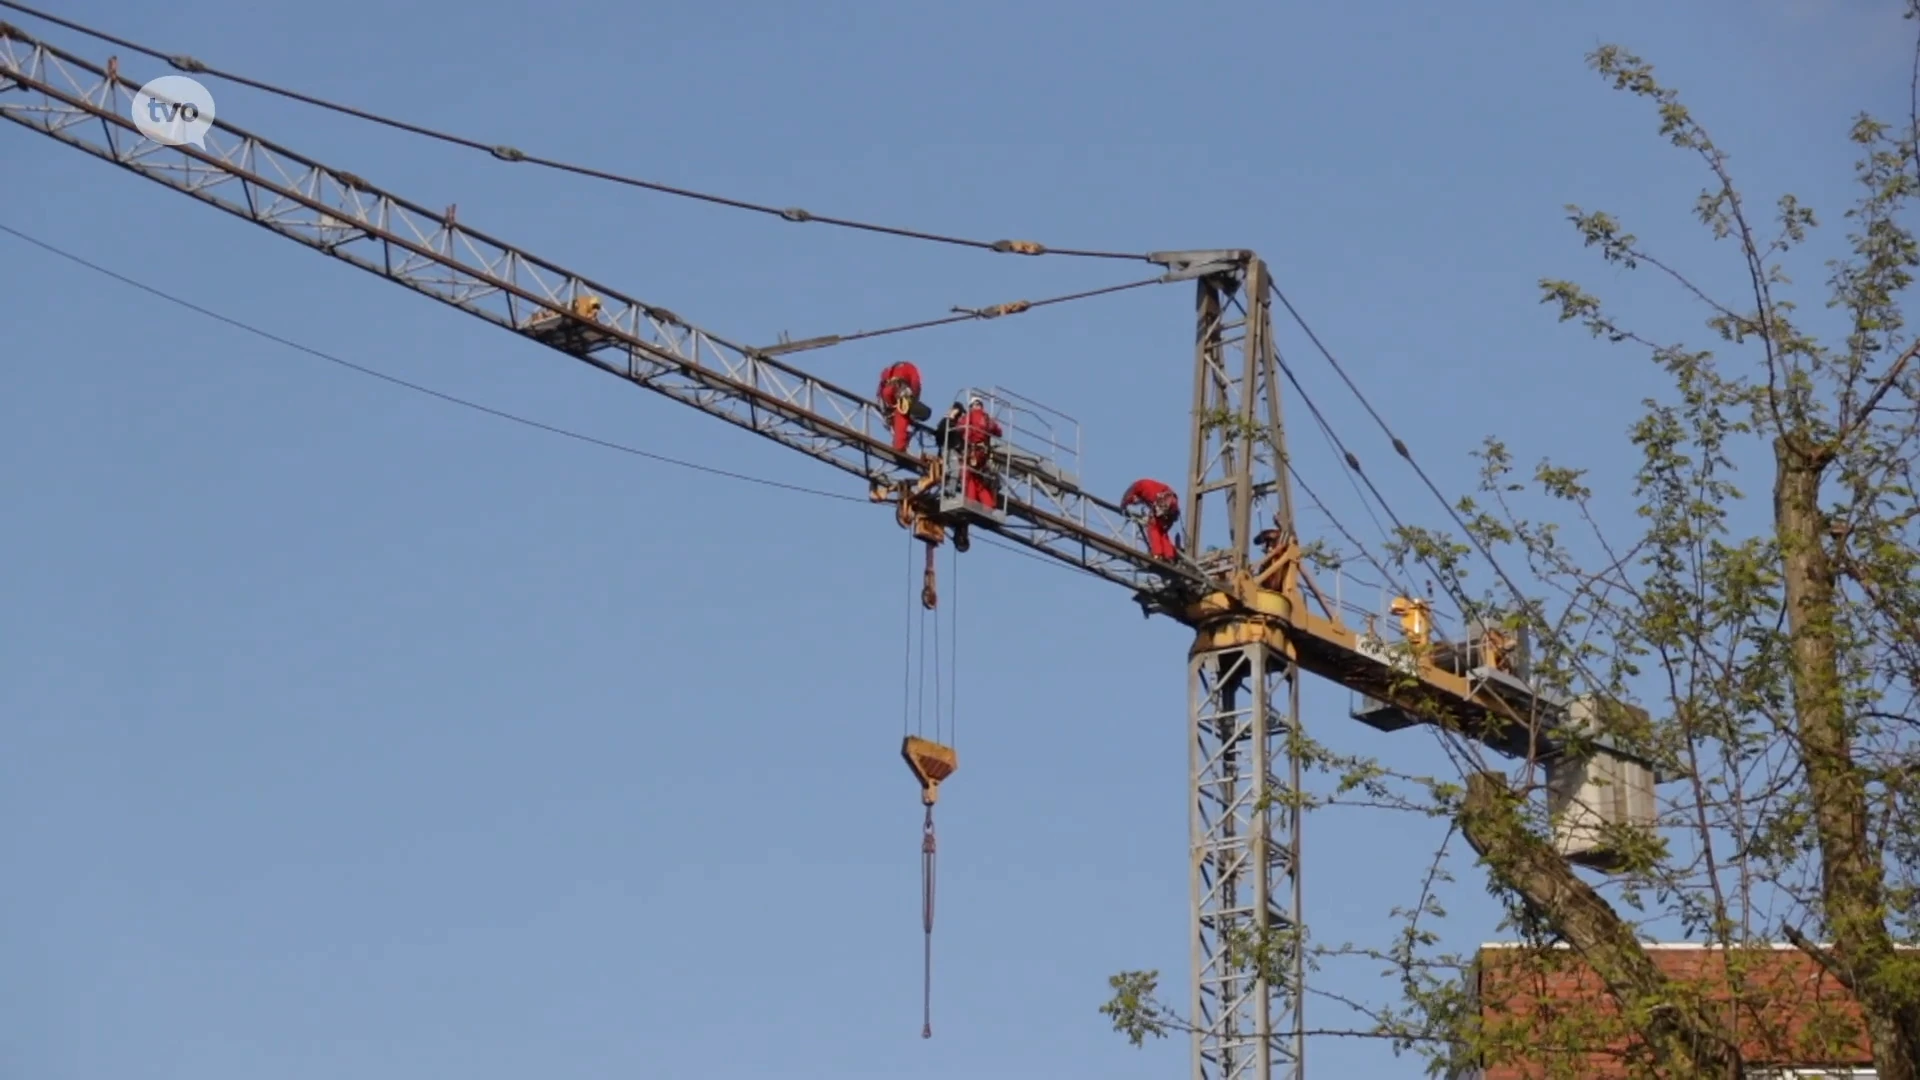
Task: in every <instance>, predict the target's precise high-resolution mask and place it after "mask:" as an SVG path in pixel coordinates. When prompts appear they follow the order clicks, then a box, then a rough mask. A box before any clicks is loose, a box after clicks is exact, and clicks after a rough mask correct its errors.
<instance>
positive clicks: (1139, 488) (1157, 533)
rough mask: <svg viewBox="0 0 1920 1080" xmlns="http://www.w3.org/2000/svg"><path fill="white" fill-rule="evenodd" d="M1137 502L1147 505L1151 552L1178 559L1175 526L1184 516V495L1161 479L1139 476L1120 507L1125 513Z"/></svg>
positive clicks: (1159, 555)
mask: <svg viewBox="0 0 1920 1080" xmlns="http://www.w3.org/2000/svg"><path fill="white" fill-rule="evenodd" d="M1136 506H1144V507H1146V508H1147V520H1146V532H1147V554H1149V555H1152V556H1153V557H1154V558H1156V559H1161V560H1164V561H1166V562H1175V561H1177V560H1178V559H1179V558H1180V549H1179V548H1177V547H1175V546H1174V544H1173V526H1174V523H1175V522H1177V521H1179V520H1180V497H1179V496H1177V495H1175V494H1174V493H1173V489H1172V488H1170V487H1168V486H1167V485H1165V484H1163V483H1161V482H1160V481H1158V480H1135V481H1134V482H1133V486H1132V487H1129V488H1128V489H1127V493H1126V494H1125V495H1122V496H1121V497H1120V510H1121V512H1123V513H1124V512H1126V511H1128V510H1131V509H1133V508H1134V507H1136Z"/></svg>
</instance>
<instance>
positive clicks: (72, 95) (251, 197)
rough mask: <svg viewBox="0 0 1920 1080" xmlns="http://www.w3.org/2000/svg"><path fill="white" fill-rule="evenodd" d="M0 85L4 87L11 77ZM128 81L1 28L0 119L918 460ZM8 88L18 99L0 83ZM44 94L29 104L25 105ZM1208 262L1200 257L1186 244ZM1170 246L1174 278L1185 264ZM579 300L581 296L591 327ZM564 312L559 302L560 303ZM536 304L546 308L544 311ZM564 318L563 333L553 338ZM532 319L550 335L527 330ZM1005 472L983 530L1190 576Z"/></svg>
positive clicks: (410, 210) (693, 390)
mask: <svg viewBox="0 0 1920 1080" xmlns="http://www.w3.org/2000/svg"><path fill="white" fill-rule="evenodd" d="M9 84H10V85H9ZM136 89H138V84H137V83H134V82H132V81H131V80H128V79H125V78H122V77H121V76H120V75H119V73H118V71H117V70H116V65H115V63H114V61H112V60H109V61H108V62H107V65H106V66H105V67H102V66H97V65H95V64H93V63H90V62H89V61H87V60H84V59H82V58H80V57H77V56H74V55H72V54H70V53H67V52H65V51H63V50H60V49H57V48H55V47H53V46H51V45H47V44H46V43H44V42H41V41H38V40H37V39H35V38H33V37H31V36H29V35H28V34H26V33H25V32H24V31H22V30H20V29H19V28H17V27H13V26H9V25H6V24H0V94H5V93H6V92H7V91H15V92H19V91H26V92H27V94H25V95H22V96H27V97H28V100H27V101H7V100H5V98H4V97H0V116H4V117H5V118H6V119H8V120H11V121H13V122H15V123H17V124H20V125H23V126H25V127H28V128H31V129H32V130H34V131H37V132H40V133H41V134H44V135H50V136H52V137H53V138H55V139H58V140H60V141H61V142H63V143H66V144H67V145H69V146H73V147H77V148H79V149H81V150H84V151H86V152H87V153H90V154H93V155H95V156H96V157H100V158H104V159H106V160H107V161H111V162H113V163H114V164H116V165H119V166H120V167H122V168H124V169H128V170H130V171H132V172H135V173H138V174H140V175H141V176H144V177H146V178H147V179H149V180H154V181H157V182H159V183H162V184H165V185H167V186H168V187H171V188H173V189H175V190H177V191H180V192H183V193H185V194H187V195H191V196H193V197H194V198H196V199H199V200H201V201H202V202H206V203H210V204H212V205H214V206H217V207H219V208H220V209H222V210H225V211H227V212H229V213H232V214H236V215H238V216H240V217H243V218H246V219H247V220H249V221H251V222H253V223H254V224H256V225H259V226H262V227H263V228H267V229H270V230H272V231H273V232H276V233H279V234H280V235H282V236H285V237H287V238H289V239H292V240H295V241H298V242H299V243H301V244H304V245H306V246H307V247H310V248H314V249H316V250H318V251H323V252H325V253H326V254H328V255H331V256H333V257H335V258H337V259H340V260H342V261H345V262H348V263H351V264H353V265H354V266H357V267H360V268H361V269H363V270H367V271H370V272H372V273H375V274H378V275H380V276H381V277H384V278H387V279H388V280H390V281H394V282H397V283H399V284H401V285H404V286H406V287H407V288H410V289H412V290H414V291H415V292H419V293H422V294H424V295H427V296H431V297H433V298H434V299H435V300H439V301H441V302H442V303H446V304H450V305H452V306H454V307H456V308H459V309H460V310H462V311H465V312H467V313H468V314H470V315H475V316H478V317H479V318H482V319H485V320H487V321H488V322H491V323H494V324H495V325H498V326H502V327H505V328H507V329H509V330H512V331H514V332H516V333H520V334H523V335H526V336H529V337H534V338H535V340H539V341H541V342H542V343H543V344H547V345H549V346H551V347H553V348H555V349H557V350H559V351H561V352H564V353H566V354H568V355H570V356H573V357H575V358H576V359H579V360H583V361H586V362H587V363H589V364H592V365H594V366H595V367H597V368H599V369H601V370H603V371H606V372H608V373H610V374H613V375H618V376H620V377H622V378H625V379H628V380H629V381H631V382H634V383H636V384H638V385H640V386H643V387H645V388H647V389H649V390H653V391H656V392H658V393H661V394H664V395H666V396H667V397H670V398H673V399H674V400H676V401H679V402H681V403H683V404H687V405H691V406H693V407H694V408H696V409H699V410H700V411H702V412H705V413H708V414H709V415H712V416H717V417H719V418H720V419H722V420H725V421H727V422H728V423H731V424H734V425H736V426H739V427H743V428H746V429H747V430H749V431H752V432H755V433H757V434H759V435H762V436H765V437H766V438H769V439H772V440H774V441H775V442H778V443H781V444H782V445H785V446H788V447H791V448H792V449H795V450H798V451H800V452H801V453H803V454H806V455H807V456H809V457H813V458H818V459H819V460H821V461H824V462H827V463H828V464H830V465H833V466H835V467H837V468H839V469H841V470H843V471H845V472H848V473H851V474H853V475H855V476H858V477H861V478H863V479H865V480H866V481H867V482H868V484H869V485H875V484H882V485H890V484H895V483H898V482H900V481H902V480H909V479H911V478H913V477H915V476H917V475H918V474H919V472H920V462H919V461H918V460H917V459H916V458H915V457H913V456H910V455H907V454H901V453H897V452H895V451H894V450H893V448H892V446H891V445H890V443H889V441H888V438H887V434H886V431H885V420H884V414H883V413H882V412H881V411H880V407H879V405H878V404H877V403H875V402H872V401H870V400H868V399H866V398H865V397H863V396H861V395H859V394H855V393H853V392H852V391H849V390H846V389H843V388H841V387H838V386H835V385H833V384H831V383H828V382H826V381H825V380H823V379H819V378H816V377H814V376H812V375H808V374H807V373H805V372H803V371H800V370H799V369H797V368H794V367H790V366H788V365H786V364H784V363H781V362H780V361H778V360H775V359H773V358H771V357H770V356H768V355H766V354H765V353H763V352H761V351H760V350H757V349H754V348H752V347H748V346H743V345H738V344H735V343H733V342H731V341H728V340H726V339H725V338H722V337H720V336H719V335H717V334H713V333H710V332H708V331H706V330H703V329H701V328H699V327H697V326H695V325H693V324H692V323H689V322H687V321H685V320H683V319H681V318H680V317H679V316H677V315H675V314H674V313H673V312H671V311H668V310H666V309H665V308H662V307H659V306H657V305H653V304H649V303H646V302H644V301H640V300H634V299H630V298H628V297H626V296H623V295H621V294H620V293H618V292H616V291H615V290H613V289H610V288H607V287H606V286H604V285H601V284H599V283H598V282H595V281H592V280H589V279H588V278H586V277H584V276H583V275H580V274H576V273H573V272H572V271H569V270H565V269H562V268H561V267H558V266H555V265H554V264H552V263H550V262H547V261H546V260H544V259H541V258H539V257H537V256H534V255H531V254H529V253H527V252H525V251H523V250H520V249H518V248H515V247H513V246H512V245H510V244H507V243H504V242H502V241H499V240H496V239H493V238H492V237H490V236H487V235H485V234H483V233H480V232H477V231H475V230H473V229H470V228H467V227H466V226H464V225H460V224H458V223H457V222H456V221H454V220H453V213H452V212H451V211H448V212H445V213H435V212H433V211H431V210H428V209H426V208H424V207H422V206H420V205H418V204H416V203H412V202H408V201H407V200H405V199H401V198H399V197H397V196H394V195H390V194H387V193H386V192H383V191H381V190H379V189H378V188H376V187H374V186H373V185H371V184H369V183H368V182H367V181H366V180H364V179H362V178H361V177H358V176H355V175H354V174H352V173H350V172H346V171H344V170H341V169H336V168H332V167H329V166H326V165H321V164H319V163H318V162H315V161H313V160H311V159H309V158H306V157H303V156H301V155H300V154H297V153H295V152H293V151H291V150H288V149H286V148H284V147H281V146H278V145H276V144H274V143H270V142H268V141H266V140H265V139H262V138H260V137H258V136H256V135H253V134H250V133H248V132H246V131H243V130H241V129H239V128H237V127H234V126H233V125H231V124H228V123H226V122H224V121H218V120H216V121H215V122H214V125H213V129H212V130H211V131H209V132H208V134H207V138H206V143H205V146H206V149H205V150H201V149H198V148H196V147H193V146H178V147H175V146H165V145H162V144H160V143H156V142H152V141H150V140H148V139H146V138H145V137H143V136H142V135H141V134H140V132H139V130H138V129H137V128H135V127H134V125H133V123H132V121H131V120H129V119H128V117H127V116H126V115H125V114H124V113H123V112H122V111H121V110H119V109H116V108H115V107H114V105H115V95H116V93H117V92H118V93H124V94H126V95H127V96H128V97H129V98H130V97H131V95H132V93H133V91H134V90H136ZM9 96H11V95H9ZM34 96H37V97H38V98H39V100H37V101H36V100H32V97H34ZM1192 254H1194V255H1197V256H1199V257H1200V258H1201V259H1203V260H1204V259H1205V258H1206V257H1207V256H1208V255H1209V254H1210V253H1192ZM1188 258H1189V254H1188V253H1170V254H1168V255H1166V256H1165V257H1164V259H1163V265H1168V266H1170V267H1172V269H1170V270H1169V273H1168V280H1179V279H1181V278H1186V277H1193V276H1196V275H1197V274H1198V273H1199V272H1200V269H1201V267H1194V266H1190V265H1187V263H1186V260H1187V259H1188ZM576 303H578V304H581V305H585V306H589V307H591V308H592V309H593V310H592V312H591V321H590V322H588V321H583V320H582V319H579V318H576V317H575V315H574V314H573V313H576V312H578V313H579V314H580V315H582V316H584V315H586V314H587V313H586V311H585V310H583V309H579V308H576V306H575V305H576ZM561 312H567V313H569V314H566V315H562V314H560V313H561ZM542 316H546V318H542ZM562 320H565V321H566V322H567V323H569V324H572V325H573V326H575V327H577V332H573V333H561V334H555V333H552V331H553V330H554V329H556V328H557V327H558V325H559V324H560V323H561V322H562ZM533 331H544V333H535V332H533ZM1011 464H1012V466H1013V467H1011V468H1009V469H1008V470H1007V475H1006V476H1005V478H1004V484H1005V490H1004V494H1005V503H1006V508H1007V513H1006V520H1005V521H1004V522H994V523H984V524H983V527H988V528H991V530H992V531H994V532H996V533H998V534H1000V535H1001V536H1004V537H1006V538H1007V539H1009V540H1012V541H1014V542H1016V543H1019V544H1022V545H1024V546H1026V547H1028V548H1031V549H1033V550H1034V551H1037V552H1039V553H1041V554H1044V555H1048V556H1051V557H1052V558H1055V559H1058V560H1060V561H1062V562H1065V563H1068V564H1070V565H1073V566H1077V567H1080V568H1082V569H1084V570H1087V571H1089V572H1091V573H1093V574H1096V575H1098V576H1100V577H1103V578H1106V579H1107V580H1109V581H1113V582H1116V583H1118V584H1122V585H1126V586H1128V587H1129V588H1132V589H1134V590H1136V591H1144V592H1149V593H1157V592H1161V591H1164V590H1166V589H1167V588H1168V587H1170V586H1175V587H1177V586H1178V585H1180V584H1181V583H1182V582H1185V583H1186V584H1188V585H1189V586H1191V585H1197V584H1200V580H1199V579H1198V577H1197V575H1195V574H1193V573H1192V571H1191V570H1190V569H1181V568H1178V567H1172V566H1168V565H1167V564H1164V563H1157V562H1155V561H1154V560H1153V559H1151V558H1149V557H1148V555H1147V553H1146V551H1145V550H1143V549H1142V547H1141V546H1140V543H1139V541H1138V539H1137V538H1136V537H1135V536H1134V529H1133V528H1132V526H1131V525H1130V524H1129V523H1128V521H1127V518H1126V516H1125V515H1124V514H1122V513H1121V512H1120V509H1119V507H1117V506H1115V505H1114V504H1112V503H1110V502H1107V501H1106V500H1103V499H1100V498H1096V497H1094V496H1092V495H1089V494H1087V493H1086V492H1083V491H1081V490H1080V489H1079V488H1078V487H1077V486H1076V485H1075V484H1073V483H1071V482H1066V481H1063V480H1062V479H1060V478H1059V477H1057V476H1053V475H1049V474H1048V473H1047V472H1045V471H1044V470H1043V469H1035V468H1025V467H1022V465H1021V463H1020V462H1019V461H1018V460H1017V459H1016V460H1015V461H1013V462H1012V463H1011Z"/></svg>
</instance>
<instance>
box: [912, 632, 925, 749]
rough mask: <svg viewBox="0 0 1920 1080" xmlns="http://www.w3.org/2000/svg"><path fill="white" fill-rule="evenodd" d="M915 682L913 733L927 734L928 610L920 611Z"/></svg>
mask: <svg viewBox="0 0 1920 1080" xmlns="http://www.w3.org/2000/svg"><path fill="white" fill-rule="evenodd" d="M918 674H919V677H918V678H916V679H915V680H914V705H913V714H914V715H913V733H914V734H915V735H921V736H924V735H925V734H926V733H927V609H926V608H921V609H920V668H919V673H918Z"/></svg>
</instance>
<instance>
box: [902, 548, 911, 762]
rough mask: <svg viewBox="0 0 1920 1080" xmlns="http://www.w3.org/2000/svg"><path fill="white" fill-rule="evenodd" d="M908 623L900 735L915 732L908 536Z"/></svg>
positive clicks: (903, 639) (904, 634) (903, 642)
mask: <svg viewBox="0 0 1920 1080" xmlns="http://www.w3.org/2000/svg"><path fill="white" fill-rule="evenodd" d="M906 580H907V583H908V584H907V595H906V610H907V625H906V632H905V633H903V634H901V635H900V642H901V648H902V649H904V650H905V652H906V656H905V657H904V658H902V660H901V663H900V737H901V738H906V737H907V736H908V735H911V734H913V584H912V583H913V537H912V536H911V535H909V536H908V537H907V578H906Z"/></svg>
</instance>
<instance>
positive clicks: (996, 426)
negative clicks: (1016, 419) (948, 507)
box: [956, 397, 1000, 510]
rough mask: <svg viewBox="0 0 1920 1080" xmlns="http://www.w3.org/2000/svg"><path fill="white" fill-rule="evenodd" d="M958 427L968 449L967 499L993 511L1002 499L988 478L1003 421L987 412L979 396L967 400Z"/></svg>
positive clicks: (965, 483) (966, 469)
mask: <svg viewBox="0 0 1920 1080" xmlns="http://www.w3.org/2000/svg"><path fill="white" fill-rule="evenodd" d="M956 426H957V427H958V428H959V429H960V442H961V445H962V446H963V447H964V448H965V450H966V468H965V469H964V470H962V472H963V479H962V483H963V484H964V486H965V491H966V496H967V501H968V502H976V503H979V504H980V505H981V506H984V507H986V508H987V509H989V510H992V509H994V508H995V506H996V503H997V502H998V500H997V499H996V497H995V495H994V491H993V484H992V482H991V481H990V479H989V477H988V473H987V462H988V460H989V458H990V457H991V456H992V447H993V440H994V439H995V438H997V437H999V435H1000V422H999V421H997V420H995V419H994V418H993V417H991V416H988V415H987V407H986V405H985V404H984V403H983V402H981V400H980V399H979V398H977V397H976V398H972V399H970V400H969V401H968V402H967V415H966V416H964V417H962V418H961V420H960V423H959V424H958V425H956Z"/></svg>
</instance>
